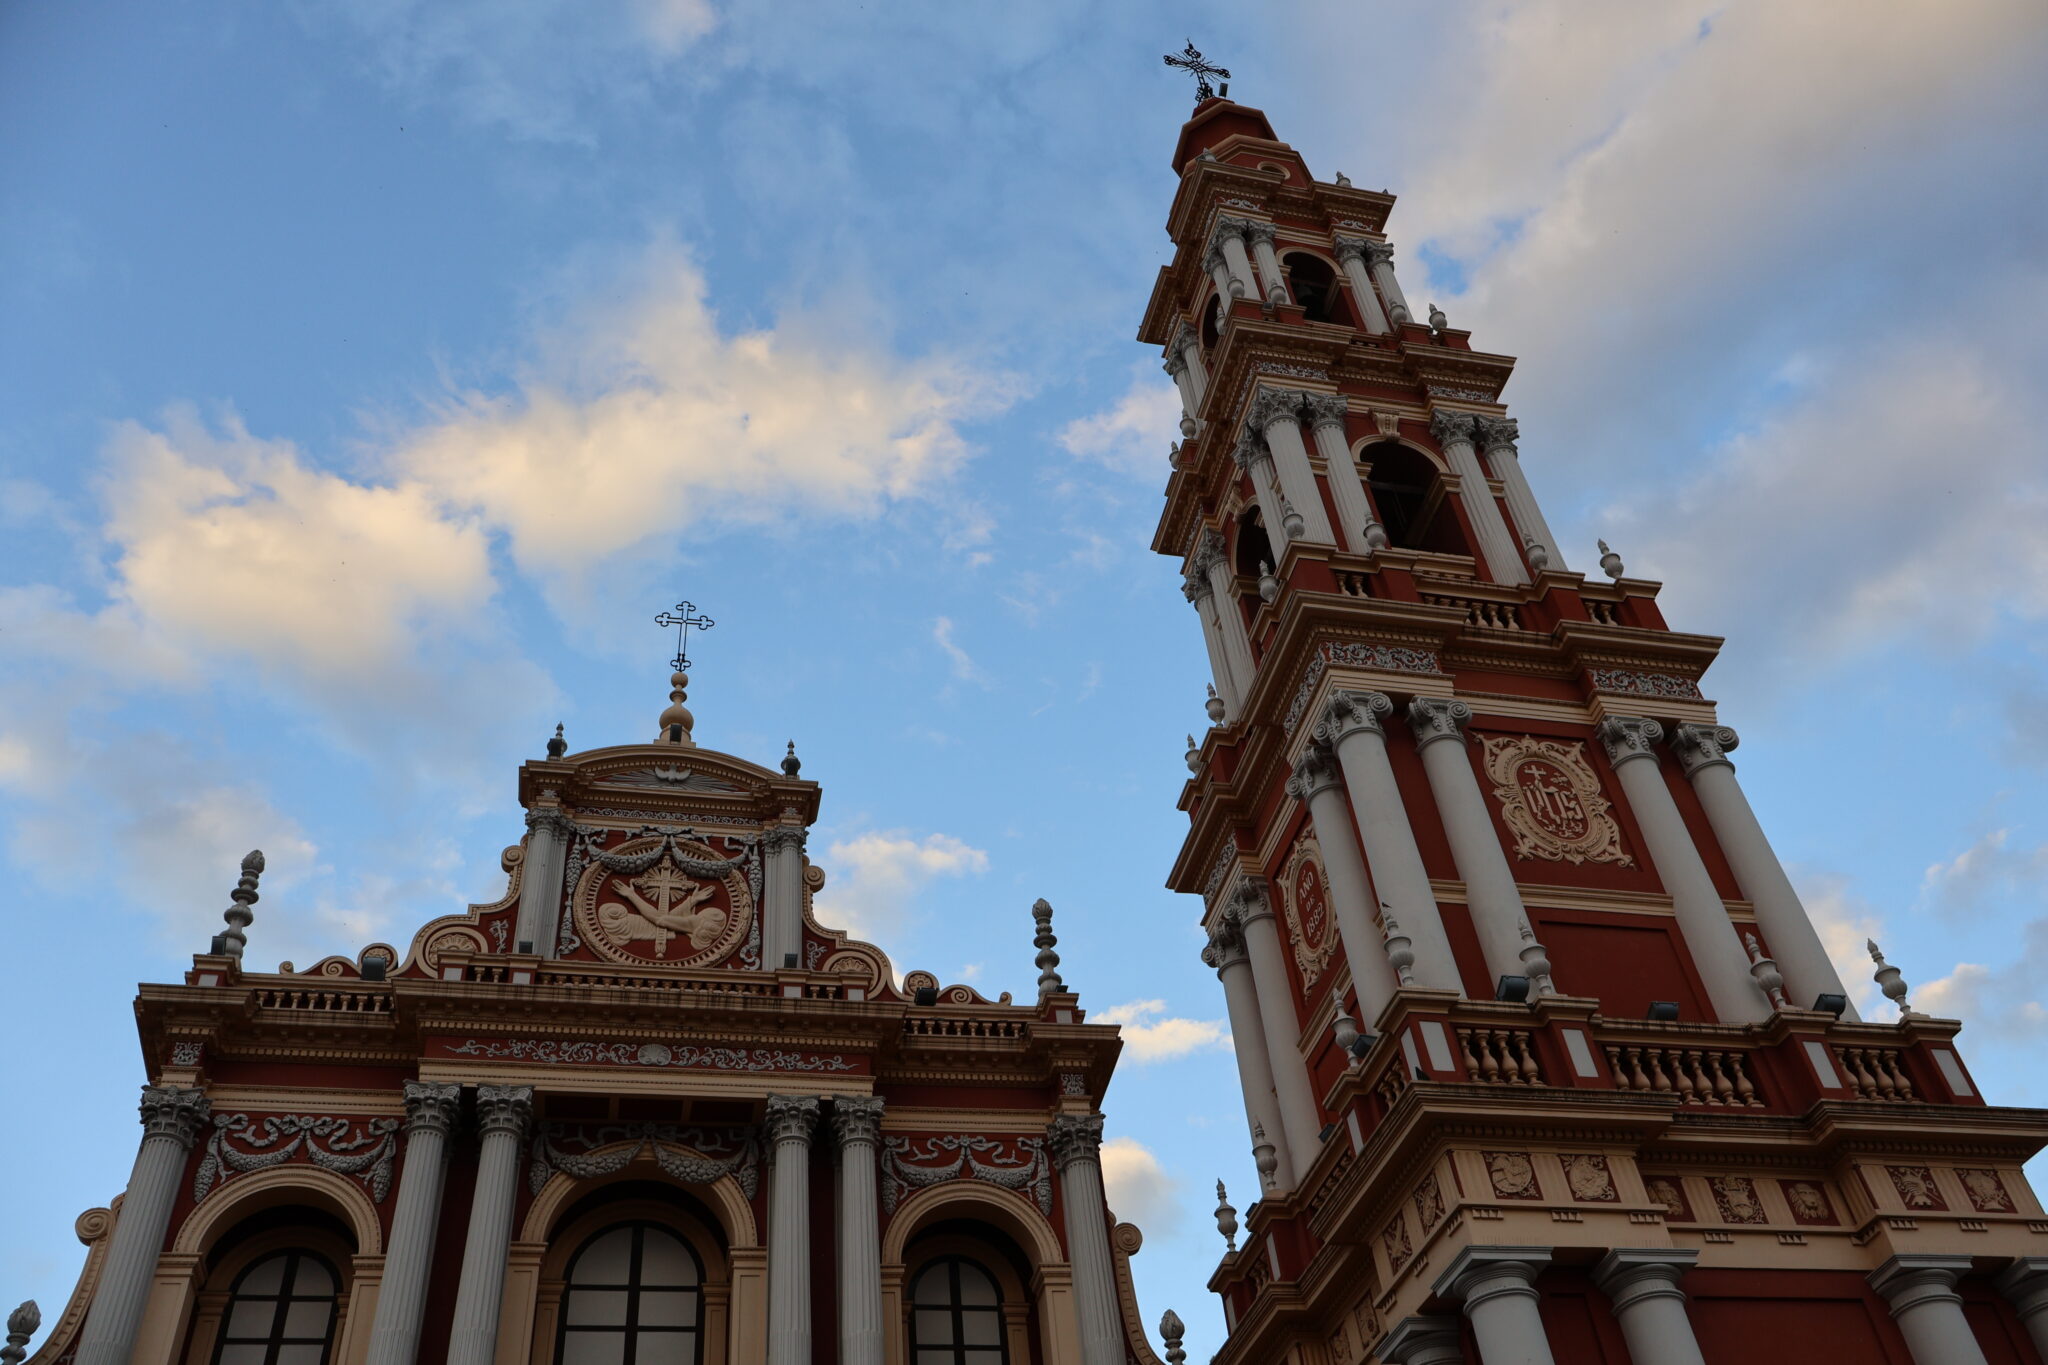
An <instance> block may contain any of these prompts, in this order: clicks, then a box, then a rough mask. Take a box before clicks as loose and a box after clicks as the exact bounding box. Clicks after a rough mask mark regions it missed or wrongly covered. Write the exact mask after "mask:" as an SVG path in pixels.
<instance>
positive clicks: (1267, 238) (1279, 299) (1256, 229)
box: [1245, 222, 1294, 304]
mask: <svg viewBox="0 0 2048 1365" xmlns="http://www.w3.org/2000/svg"><path fill="white" fill-rule="evenodd" d="M1245 236H1246V238H1248V239H1249V240H1250V242H1251V244H1252V258H1253V259H1254V260H1256V261H1257V262H1258V263H1259V280H1260V282H1261V283H1262V284H1263V285H1264V286H1265V289H1264V295H1263V296H1264V298H1265V300H1266V302H1267V303H1271V304H1282V303H1292V302H1294V300H1293V299H1291V298H1289V297H1288V294H1287V277H1286V276H1285V275H1283V274H1282V273H1281V271H1280V257H1279V255H1278V254H1277V253H1275V252H1274V250H1273V225H1272V224H1271V223H1257V222H1254V223H1248V224H1246V225H1245Z"/></svg>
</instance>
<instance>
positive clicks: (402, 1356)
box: [365, 1081, 462, 1365]
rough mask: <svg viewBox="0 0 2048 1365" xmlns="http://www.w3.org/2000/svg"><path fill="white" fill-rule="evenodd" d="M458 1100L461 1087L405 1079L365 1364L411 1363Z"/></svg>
mask: <svg viewBox="0 0 2048 1365" xmlns="http://www.w3.org/2000/svg"><path fill="white" fill-rule="evenodd" d="M461 1103H462V1087H461V1086H458V1085H431V1084H428V1083H425V1082H422V1081H407V1082H406V1083H405V1165H404V1167H403V1169H402V1170H401V1171H400V1173H399V1177H398V1204H397V1207H396V1208H394V1209H393V1211H392V1214H391V1240H390V1242H389V1243H387V1244H386V1251H385V1253H384V1282H383V1288H381V1289H379V1290H378V1291H377V1318H376V1321H375V1322H374V1323H372V1324H371V1327H370V1350H369V1354H368V1355H367V1356H366V1357H365V1361H366V1365H413V1362H414V1360H415V1359H416V1358H417V1357H418V1355H419V1350H420V1322H421V1320H422V1319H423V1318H424V1317H425V1316H426V1310H427V1277H428V1276H429V1275H430V1274H431V1273H432V1272H433V1268H434V1240H435V1239H434V1234H435V1233H436V1232H437V1231H439V1229H440V1226H441V1190H442V1187H443V1186H444V1185H445V1184H446V1183H447V1178H448V1135H449V1134H450V1133H452V1132H454V1131H455V1115H456V1111H457V1109H458V1108H460V1106H461Z"/></svg>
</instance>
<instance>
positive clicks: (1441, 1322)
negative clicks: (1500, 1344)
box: [1372, 1313, 1465, 1365]
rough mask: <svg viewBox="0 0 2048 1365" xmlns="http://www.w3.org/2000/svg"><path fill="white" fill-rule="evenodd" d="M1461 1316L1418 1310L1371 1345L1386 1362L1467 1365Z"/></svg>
mask: <svg viewBox="0 0 2048 1365" xmlns="http://www.w3.org/2000/svg"><path fill="white" fill-rule="evenodd" d="M1463 1335H1464V1334H1463V1333H1462V1332H1460V1331H1459V1330H1458V1320H1457V1319H1456V1318H1455V1317H1451V1316H1449V1315H1448V1314H1444V1313H1418V1314H1416V1315H1415V1316H1413V1317H1406V1318H1403V1319H1401V1320H1400V1321H1399V1322H1397V1323H1395V1324H1394V1326H1393V1328H1392V1329H1391V1330H1390V1331H1389V1332H1388V1333H1387V1334H1386V1335H1385V1336H1383V1337H1381V1338H1380V1340H1379V1344H1378V1345H1376V1346H1374V1347H1373V1349H1372V1355H1373V1357H1374V1358H1375V1359H1377V1360H1380V1361H1383V1362H1385V1365H1465V1345H1464V1342H1463V1340H1462V1337H1463Z"/></svg>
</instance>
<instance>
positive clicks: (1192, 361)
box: [1173, 322, 1209, 417]
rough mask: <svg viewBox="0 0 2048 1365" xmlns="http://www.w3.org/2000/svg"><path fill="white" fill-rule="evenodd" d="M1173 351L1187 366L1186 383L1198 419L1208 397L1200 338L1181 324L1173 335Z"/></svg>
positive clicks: (1206, 372)
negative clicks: (1193, 396)
mask: <svg viewBox="0 0 2048 1365" xmlns="http://www.w3.org/2000/svg"><path fill="white" fill-rule="evenodd" d="M1173 350H1174V352H1175V353H1176V354H1177V355H1179V356H1180V358H1181V359H1182V360H1183V361H1184V362H1186V364H1187V367H1188V383H1189V385H1190V386H1191V387H1192V388H1193V389H1194V394H1195V408H1194V414H1195V416H1197V417H1200V416H1201V413H1202V400H1203V399H1205V398H1207V397H1208V396H1209V367H1208V366H1207V365H1205V364H1203V363H1202V338H1201V337H1200V336H1198V335H1197V334H1196V332H1195V329H1194V328H1192V327H1190V326H1188V325H1187V324H1186V323H1185V322H1183V323H1182V324H1181V325H1180V329H1179V330H1178V331H1176V332H1175V333H1174V335H1173Z"/></svg>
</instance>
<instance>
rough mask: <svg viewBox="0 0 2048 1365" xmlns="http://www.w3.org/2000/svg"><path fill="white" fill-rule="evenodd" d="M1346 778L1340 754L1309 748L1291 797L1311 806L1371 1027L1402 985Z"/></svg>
mask: <svg viewBox="0 0 2048 1365" xmlns="http://www.w3.org/2000/svg"><path fill="white" fill-rule="evenodd" d="M1343 788H1344V780H1343V778H1341V777H1340V776H1338V773H1337V761H1336V756H1335V755H1334V754H1332V753H1331V752H1330V751H1329V750H1328V749H1326V748H1324V747H1323V746H1322V745H1320V744H1312V745H1310V746H1309V749H1308V752H1307V753H1305V754H1303V755H1302V756H1301V757H1300V758H1299V759H1297V760H1296V761H1295V764H1294V775H1293V776H1292V777H1290V778H1289V779H1288V780H1287V794H1288V795H1289V796H1292V797H1294V798H1295V799H1296V800H1298V801H1300V802H1301V803H1302V804H1304V805H1306V806H1307V807H1308V818H1309V823H1310V824H1311V825H1312V826H1313V827H1314V829H1315V836H1316V845H1317V847H1319V848H1320V849H1322V851H1323V870H1324V871H1325V872H1327V873H1329V874H1330V909H1331V911H1332V913H1333V914H1335V916H1336V918H1337V937H1338V938H1339V939H1340V940H1342V942H1343V944H1344V960H1345V962H1346V963H1348V964H1349V965H1350V967H1351V984H1352V985H1353V986H1355V987H1356V988H1357V990H1358V1012H1359V1014H1360V1016H1361V1019H1360V1022H1361V1023H1363V1024H1364V1025H1365V1026H1366V1027H1367V1028H1370V1027H1372V1021H1373V1020H1375V1019H1377V1018H1379V1014H1380V1011H1381V1010H1383V1009H1385V1008H1386V1007H1387V1002H1388V1001H1390V1000H1392V999H1393V998H1394V989H1395V987H1396V986H1397V985H1399V984H1400V983H1399V982H1397V981H1396V980H1395V979H1394V969H1393V966H1392V965H1391V964H1390V963H1389V962H1388V961H1387V953H1386V946H1385V944H1384V942H1383V941H1382V936H1381V934H1380V933H1379V932H1378V931H1377V930H1376V929H1374V928H1373V902H1374V897H1373V887H1372V878H1371V876H1370V875H1369V874H1368V873H1367V872H1366V870H1365V859H1364V858H1363V857H1362V856H1360V854H1359V850H1358V836H1357V834H1355V833H1354V832H1353V831H1352V828H1351V810H1350V808H1349V807H1348V806H1346V805H1345V803H1344V791H1343Z"/></svg>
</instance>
